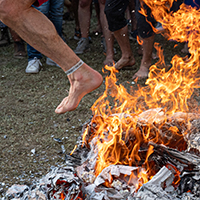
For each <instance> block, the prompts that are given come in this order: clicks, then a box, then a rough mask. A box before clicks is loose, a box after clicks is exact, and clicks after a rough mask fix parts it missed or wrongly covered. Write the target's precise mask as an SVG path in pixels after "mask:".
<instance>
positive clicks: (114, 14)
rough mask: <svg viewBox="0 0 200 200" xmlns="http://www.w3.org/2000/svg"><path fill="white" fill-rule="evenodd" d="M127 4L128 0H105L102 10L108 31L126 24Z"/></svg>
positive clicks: (118, 28)
mask: <svg viewBox="0 0 200 200" xmlns="http://www.w3.org/2000/svg"><path fill="white" fill-rule="evenodd" d="M128 4H129V0H106V3H105V10H104V12H105V14H106V18H107V21H108V27H109V30H110V31H112V32H114V31H117V30H120V29H121V28H123V27H124V26H126V25H127V20H126V18H125V11H126V8H127V6H128Z"/></svg>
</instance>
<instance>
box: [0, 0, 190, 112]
mask: <svg viewBox="0 0 200 200" xmlns="http://www.w3.org/2000/svg"><path fill="white" fill-rule="evenodd" d="M187 1H190V0H187ZM191 1H192V0H191ZM192 2H193V1H192ZM181 3H183V0H177V1H175V2H174V5H173V8H172V11H175V10H176V9H177V8H178V7H179V5H180V4H181ZM193 3H194V2H193ZM141 4H142V5H141ZM91 5H95V10H96V16H97V22H98V24H97V29H96V30H95V33H96V34H99V33H102V37H101V39H102V43H103V44H104V53H105V55H106V58H105V60H104V62H103V64H104V65H108V66H113V64H115V65H114V66H115V68H116V69H117V70H120V69H122V68H124V67H126V66H132V67H134V64H135V58H134V55H133V52H132V50H131V44H130V37H132V38H134V39H135V38H136V37H137V36H138V37H139V38H140V40H141V41H142V46H141V54H142V59H141V63H140V67H139V70H138V71H137V72H136V73H135V74H134V75H133V79H135V78H138V79H141V78H147V77H148V72H149V67H150V66H151V61H152V51H153V44H154V36H155V33H154V31H153V29H152V26H151V25H150V23H151V24H152V25H153V26H156V21H155V20H154V18H153V16H152V15H151V10H150V9H149V8H148V7H147V6H146V5H145V4H144V2H143V1H141V0H27V1H25V2H24V1H23V0H18V1H15V0H0V20H2V22H1V23H0V27H1V40H0V46H3V45H7V44H9V43H10V38H9V34H8V30H9V31H10V33H11V36H12V39H13V41H14V49H15V51H14V57H16V58H24V57H26V52H27V55H28V56H27V57H28V64H27V67H26V70H25V72H26V73H30V74H31V73H38V72H39V70H40V65H42V63H41V62H40V59H41V58H42V55H45V56H46V64H47V65H55V66H59V67H61V68H62V69H63V71H64V72H65V73H66V74H67V76H68V78H69V80H70V84H71V86H70V90H69V95H68V96H67V97H66V98H64V99H63V101H62V102H61V104H60V105H59V106H58V107H57V109H56V113H65V112H67V111H71V110H74V109H75V108H76V107H77V106H78V104H79V102H80V100H81V98H82V97H83V96H84V95H86V94H87V93H89V92H91V91H93V90H95V89H96V88H97V87H99V86H100V85H101V83H102V76H101V74H99V73H98V72H97V71H95V70H94V69H92V68H91V67H89V66H88V65H87V64H86V63H84V62H83V61H82V60H81V59H80V58H79V57H78V55H80V54H84V53H85V52H87V51H89V50H90V37H89V31H90V30H89V29H90V18H91ZM64 6H66V7H67V9H68V10H69V11H70V12H72V13H73V17H74V20H75V33H74V39H76V40H78V43H77V47H76V48H75V49H74V50H72V49H71V48H70V47H69V46H68V45H67V44H66V43H65V41H64V40H63V37H62V24H63V12H64ZM141 6H142V7H144V8H145V9H146V14H147V16H144V15H142V14H141V13H140V12H139V11H140V9H141ZM173 9H174V10H173ZM68 17H70V15H69V16H68ZM128 17H129V18H130V19H131V32H129V29H128V23H129V20H128V19H129V18H128ZM149 22H150V23H149ZM5 24H6V25H5ZM115 39H116V41H117V42H118V44H119V47H120V50H121V58H120V59H119V60H118V61H117V62H115V61H114V53H115V48H114V46H113V44H114V40H115ZM24 41H26V45H27V48H26V51H25V42H24Z"/></svg>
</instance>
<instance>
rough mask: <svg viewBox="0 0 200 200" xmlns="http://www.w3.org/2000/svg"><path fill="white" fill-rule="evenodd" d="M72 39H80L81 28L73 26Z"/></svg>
mask: <svg viewBox="0 0 200 200" xmlns="http://www.w3.org/2000/svg"><path fill="white" fill-rule="evenodd" d="M74 39H75V40H80V39H81V30H80V29H76V28H75V32H74Z"/></svg>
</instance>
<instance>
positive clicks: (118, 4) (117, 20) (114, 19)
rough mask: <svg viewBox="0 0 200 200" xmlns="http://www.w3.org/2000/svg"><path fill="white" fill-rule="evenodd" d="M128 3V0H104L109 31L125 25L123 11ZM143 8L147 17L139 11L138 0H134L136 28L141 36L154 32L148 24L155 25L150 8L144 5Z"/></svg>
mask: <svg viewBox="0 0 200 200" xmlns="http://www.w3.org/2000/svg"><path fill="white" fill-rule="evenodd" d="M128 4H129V0H106V4H105V14H106V18H107V21H108V28H109V30H110V31H112V32H114V31H117V30H120V29H121V28H123V27H125V26H126V25H127V19H126V18H125V11H126V9H127V6H128ZM144 8H145V9H146V10H147V15H148V17H145V16H144V15H142V14H140V13H139V10H140V2H139V0H136V12H135V15H136V19H137V29H138V34H139V35H140V36H141V37H142V38H148V37H151V36H152V35H153V34H154V32H153V29H152V27H151V25H150V24H149V22H150V23H151V24H152V25H155V23H156V21H155V20H154V18H153V17H152V15H151V10H150V8H148V7H147V6H146V5H145V6H144Z"/></svg>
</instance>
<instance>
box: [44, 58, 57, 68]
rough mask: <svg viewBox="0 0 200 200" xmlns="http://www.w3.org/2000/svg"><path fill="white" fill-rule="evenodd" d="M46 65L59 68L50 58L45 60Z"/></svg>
mask: <svg viewBox="0 0 200 200" xmlns="http://www.w3.org/2000/svg"><path fill="white" fill-rule="evenodd" d="M46 64H47V65H51V66H57V67H60V66H59V65H58V64H57V63H55V62H54V61H53V60H51V58H47V59H46Z"/></svg>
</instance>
